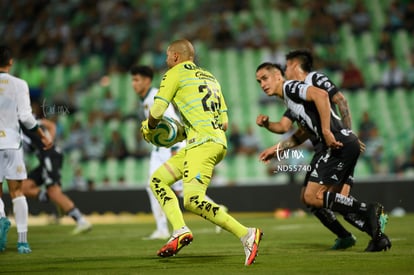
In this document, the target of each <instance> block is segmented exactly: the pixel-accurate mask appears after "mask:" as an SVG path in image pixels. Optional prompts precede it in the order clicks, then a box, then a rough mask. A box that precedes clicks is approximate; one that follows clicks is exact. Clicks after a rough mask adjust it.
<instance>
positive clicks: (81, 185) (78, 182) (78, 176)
mask: <svg viewBox="0 0 414 275" xmlns="http://www.w3.org/2000/svg"><path fill="white" fill-rule="evenodd" d="M72 189H73V190H76V191H87V190H88V183H87V180H86V179H85V177H84V176H83V172H82V169H81V168H80V167H76V168H75V174H74V175H73V179H72Z"/></svg>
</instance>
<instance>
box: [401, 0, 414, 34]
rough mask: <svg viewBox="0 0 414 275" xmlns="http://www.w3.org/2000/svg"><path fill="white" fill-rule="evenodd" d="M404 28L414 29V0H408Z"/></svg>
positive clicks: (411, 30)
mask: <svg viewBox="0 0 414 275" xmlns="http://www.w3.org/2000/svg"><path fill="white" fill-rule="evenodd" d="M403 21H404V28H405V29H406V30H407V31H409V32H413V31H414V1H407V5H406V7H405V11H404V17H403Z"/></svg>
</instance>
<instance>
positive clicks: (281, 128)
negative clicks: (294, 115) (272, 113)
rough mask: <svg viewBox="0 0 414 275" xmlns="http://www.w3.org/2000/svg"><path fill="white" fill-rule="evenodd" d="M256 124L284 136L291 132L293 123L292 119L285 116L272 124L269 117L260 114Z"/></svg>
mask: <svg viewBox="0 0 414 275" xmlns="http://www.w3.org/2000/svg"><path fill="white" fill-rule="evenodd" d="M256 124H257V125H258V126H260V127H263V128H266V129H267V130H269V131H270V132H272V133H275V134H284V133H286V132H287V131H289V130H290V128H291V127H292V124H293V122H292V120H291V119H290V118H288V117H286V116H283V117H282V118H281V119H280V120H279V121H277V122H271V121H269V116H267V115H262V114H260V115H258V116H257V118H256Z"/></svg>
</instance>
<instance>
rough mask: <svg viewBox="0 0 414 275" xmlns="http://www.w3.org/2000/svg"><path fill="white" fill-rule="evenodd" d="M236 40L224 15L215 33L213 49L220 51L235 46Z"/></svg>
mask: <svg viewBox="0 0 414 275" xmlns="http://www.w3.org/2000/svg"><path fill="white" fill-rule="evenodd" d="M235 41H236V40H235V38H234V36H233V33H232V31H231V28H230V25H229V23H228V22H227V21H226V19H225V17H224V15H221V16H220V19H219V22H218V28H217V31H215V33H214V44H213V47H215V48H218V49H223V48H227V47H230V46H234V43H235Z"/></svg>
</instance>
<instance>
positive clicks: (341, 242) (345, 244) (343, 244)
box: [331, 235, 356, 250]
mask: <svg viewBox="0 0 414 275" xmlns="http://www.w3.org/2000/svg"><path fill="white" fill-rule="evenodd" d="M355 243H356V237H355V236H354V235H351V236H349V237H345V238H338V239H336V240H335V244H334V245H333V246H332V247H331V249H332V250H339V249H347V248H349V247H352V246H354V245H355Z"/></svg>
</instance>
